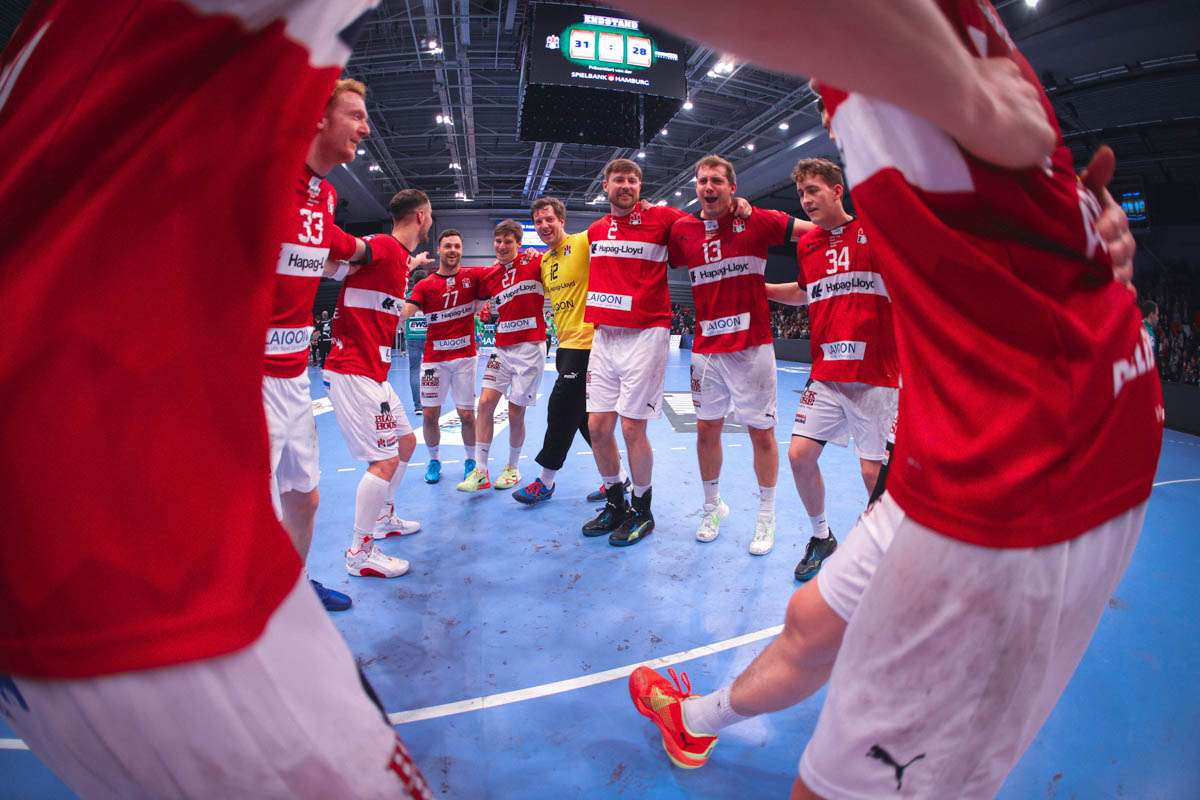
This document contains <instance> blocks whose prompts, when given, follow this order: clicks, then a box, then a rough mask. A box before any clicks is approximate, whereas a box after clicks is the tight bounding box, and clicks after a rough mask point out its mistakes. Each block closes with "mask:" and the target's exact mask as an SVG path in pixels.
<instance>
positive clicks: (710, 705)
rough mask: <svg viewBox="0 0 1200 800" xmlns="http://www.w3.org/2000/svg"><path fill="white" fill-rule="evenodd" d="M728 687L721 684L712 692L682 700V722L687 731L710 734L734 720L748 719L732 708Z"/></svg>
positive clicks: (699, 734) (698, 734)
mask: <svg viewBox="0 0 1200 800" xmlns="http://www.w3.org/2000/svg"><path fill="white" fill-rule="evenodd" d="M729 688H730V687H728V686H722V687H721V688H720V689H718V690H717V691H715V692H713V693H712V694H706V695H703V696H701V697H689V698H688V699H687V700H684V701H683V723H684V724H685V725H687V727H688V730H689V731H691V732H692V733H694V734H696V735H697V736H702V735H712V734H714V733H719V732H720V731H721V729H722V728H726V727H728V726H730V725H733V724H734V723H735V722H741V721H742V720H746V719H750V717H743V716H742V715H741V714H739V713H737V712H736V711H734V710H733V706H731V705H730V704H729Z"/></svg>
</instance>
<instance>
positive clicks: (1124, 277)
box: [1079, 144, 1137, 294]
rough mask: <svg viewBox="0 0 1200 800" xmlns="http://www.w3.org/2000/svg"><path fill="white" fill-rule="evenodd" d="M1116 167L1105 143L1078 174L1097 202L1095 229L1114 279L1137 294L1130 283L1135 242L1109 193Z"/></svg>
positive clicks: (1135, 247)
mask: <svg viewBox="0 0 1200 800" xmlns="http://www.w3.org/2000/svg"><path fill="white" fill-rule="evenodd" d="M1116 166H1117V157H1116V156H1115V155H1114V154H1113V151H1112V148H1111V147H1109V146H1108V145H1106V144H1105V145H1101V146H1100V147H1099V149H1097V150H1096V152H1095V153H1093V154H1092V160H1091V161H1090V162H1089V163H1088V165H1087V169H1085V170H1084V171H1083V173H1082V174H1081V175H1080V176H1079V180H1080V181H1081V182H1082V183H1083V185H1084V186H1085V187H1087V189H1088V191H1090V192H1091V193H1092V194H1094V195H1095V196H1096V199H1097V200H1099V201H1100V218H1099V219H1097V220H1096V232H1097V233H1099V234H1100V236H1101V237H1102V238H1103V239H1104V243H1105V244H1106V245H1108V255H1109V258H1111V259H1112V265H1113V280H1115V281H1117V282H1118V283H1123V284H1125V286H1126V287H1127V288H1128V289H1129V291H1131V292H1133V293H1134V294H1137V289H1135V288H1134V286H1133V254H1134V251H1135V250H1137V243H1136V242H1135V241H1134V240H1133V234H1132V233H1130V232H1129V217H1127V216H1126V215H1125V209H1123V208H1121V206H1120V204H1119V203H1117V201H1115V200H1113V196H1112V195H1111V194H1109V192H1108V189H1107V188H1106V187H1107V186H1108V182H1109V181H1110V180H1112V176H1113V171H1114V170H1115V169H1116Z"/></svg>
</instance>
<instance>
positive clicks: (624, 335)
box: [587, 325, 671, 419]
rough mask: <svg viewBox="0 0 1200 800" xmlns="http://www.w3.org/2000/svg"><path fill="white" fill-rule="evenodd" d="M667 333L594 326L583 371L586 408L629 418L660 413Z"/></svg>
mask: <svg viewBox="0 0 1200 800" xmlns="http://www.w3.org/2000/svg"><path fill="white" fill-rule="evenodd" d="M670 344H671V332H670V330H669V329H667V328H615V327H613V326H611V325H597V326H596V334H595V337H594V338H593V339H592V355H591V358H590V359H589V360H588V370H587V410H588V411H589V412H598V411H616V412H617V413H618V414H620V415H621V416H622V417H627V418H629V419H658V418H659V417H660V416H662V401H663V386H664V383H665V381H666V378H667V356H668V353H669V348H670Z"/></svg>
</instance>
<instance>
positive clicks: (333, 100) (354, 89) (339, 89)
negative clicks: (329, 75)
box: [325, 78, 367, 117]
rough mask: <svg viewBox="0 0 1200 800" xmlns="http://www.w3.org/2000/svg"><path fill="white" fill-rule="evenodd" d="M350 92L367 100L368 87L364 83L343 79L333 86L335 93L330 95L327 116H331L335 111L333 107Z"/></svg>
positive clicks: (326, 105) (326, 109) (326, 107)
mask: <svg viewBox="0 0 1200 800" xmlns="http://www.w3.org/2000/svg"><path fill="white" fill-rule="evenodd" d="M346 92H350V93H351V94H356V95H358V96H359V97H361V98H362V99H363V100H366V99H367V85H366V84H365V83H363V82H362V81H356V80H354V79H353V78H342V79H340V80H339V81H338V82H337V83H335V84H334V85H333V91H332V92H330V94H329V102H328V103H326V104H325V116H327V117H328V116H329V115H330V113H332V111H333V107H334V106H336V105H337V99H338V98H339V97H341V96H342V95H343V94H344V93H346Z"/></svg>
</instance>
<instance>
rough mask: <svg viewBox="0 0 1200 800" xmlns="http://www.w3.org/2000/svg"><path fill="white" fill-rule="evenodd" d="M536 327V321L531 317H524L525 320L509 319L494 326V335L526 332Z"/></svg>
mask: <svg viewBox="0 0 1200 800" xmlns="http://www.w3.org/2000/svg"><path fill="white" fill-rule="evenodd" d="M536 327H537V320H536V319H534V318H533V317H525V319H510V320H506V321H505V322H501V323H500V324H499V325H497V326H496V333H512V332H513V331H527V330H530V329H531V328H536Z"/></svg>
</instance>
